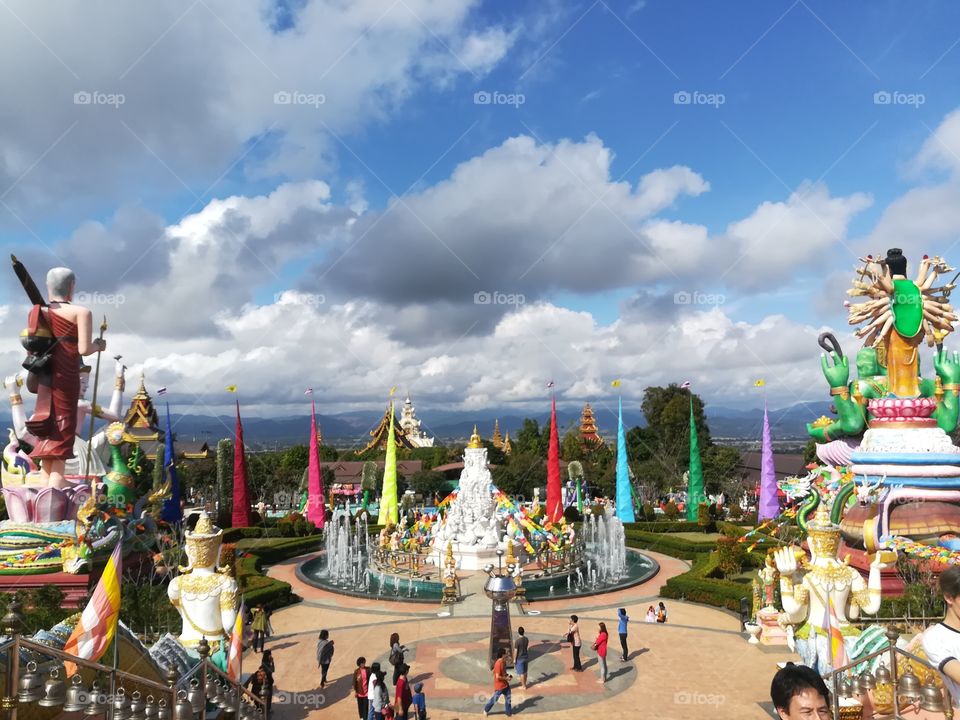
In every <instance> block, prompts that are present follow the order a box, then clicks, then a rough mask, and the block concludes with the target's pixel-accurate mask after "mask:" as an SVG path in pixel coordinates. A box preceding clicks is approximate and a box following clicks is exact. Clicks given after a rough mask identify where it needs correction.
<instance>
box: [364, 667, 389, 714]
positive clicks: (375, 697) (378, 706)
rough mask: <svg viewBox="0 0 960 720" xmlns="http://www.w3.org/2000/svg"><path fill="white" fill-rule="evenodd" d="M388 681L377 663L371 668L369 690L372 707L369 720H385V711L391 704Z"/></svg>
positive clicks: (368, 696) (368, 694) (368, 711)
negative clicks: (387, 686)
mask: <svg viewBox="0 0 960 720" xmlns="http://www.w3.org/2000/svg"><path fill="white" fill-rule="evenodd" d="M386 679H387V676H386V675H385V674H384V672H383V671H382V670H381V669H380V668H379V667H378V665H377V663H374V664H373V665H371V666H370V685H369V687H368V688H367V698H368V699H369V705H370V707H369V709H368V710H367V720H383V709H384V708H385V707H388V706H389V704H390V696H389V695H388V694H387V688H386Z"/></svg>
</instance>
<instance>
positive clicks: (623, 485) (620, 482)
mask: <svg viewBox="0 0 960 720" xmlns="http://www.w3.org/2000/svg"><path fill="white" fill-rule="evenodd" d="M617 410H618V412H617V496H616V502H617V517H618V518H620V520H621V521H622V522H636V521H637V517H636V515H635V514H634V512H633V493H632V492H631V487H630V468H629V466H628V465H627V440H626V436H625V435H624V432H623V400H622V399H620V398H617Z"/></svg>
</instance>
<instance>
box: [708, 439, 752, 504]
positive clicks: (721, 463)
mask: <svg viewBox="0 0 960 720" xmlns="http://www.w3.org/2000/svg"><path fill="white" fill-rule="evenodd" d="M700 461H701V464H702V465H703V482H704V486H705V488H706V491H707V492H708V493H712V494H716V493H719V492H724V493H728V492H730V491H731V490H732V491H733V497H738V496H739V494H740V492H742V490H741V489H740V486H741V484H742V481H743V475H742V473H741V472H740V451H739V450H738V449H737V448H735V447H730V446H729V445H712V446H711V447H709V448H707V449H706V451H704V452H703V453H702V454H701V457H700Z"/></svg>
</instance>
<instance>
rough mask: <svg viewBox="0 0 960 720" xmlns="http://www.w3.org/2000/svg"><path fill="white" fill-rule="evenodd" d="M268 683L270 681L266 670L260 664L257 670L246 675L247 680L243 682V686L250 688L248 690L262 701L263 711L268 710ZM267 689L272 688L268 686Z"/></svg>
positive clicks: (266, 711)
mask: <svg viewBox="0 0 960 720" xmlns="http://www.w3.org/2000/svg"><path fill="white" fill-rule="evenodd" d="M268 683H270V680H269V678H268V676H267V671H266V670H264V669H263V666H261V667H259V668H257V671H256V672H255V673H253V675H251V676H250V677H248V678H247V681H246V682H245V683H244V684H243V686H244V687H245V688H247V689H248V690H250V692H251V693H253V695H254V696H255V697H257V698H258V699H259V700H260V701H261V702H262V703H263V706H264V712H265V713H268V712H269V709H268V708H267V702H268V701H267V690H268ZM269 689H270V690H272V689H273V688H272V687H269Z"/></svg>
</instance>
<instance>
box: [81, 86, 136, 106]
mask: <svg viewBox="0 0 960 720" xmlns="http://www.w3.org/2000/svg"><path fill="white" fill-rule="evenodd" d="M126 101H127V96H126V95H124V94H123V93H105V92H100V91H99V90H80V91H79V92H75V93H74V94H73V104H74V105H106V106H108V107H112V108H114V109H116V108H119V107H120V106H121V105H123V104H124V103H125V102H126Z"/></svg>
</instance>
